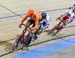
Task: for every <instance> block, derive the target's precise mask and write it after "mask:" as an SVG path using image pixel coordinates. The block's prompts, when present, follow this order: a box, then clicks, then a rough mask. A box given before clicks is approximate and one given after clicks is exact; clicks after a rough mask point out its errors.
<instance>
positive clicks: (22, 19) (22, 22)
mask: <svg viewBox="0 0 75 58" xmlns="http://www.w3.org/2000/svg"><path fill="white" fill-rule="evenodd" d="M27 18H28V15H26V16H25V17H24V18H23V19H22V20H21V22H20V24H23V22H24V21H25V20H26V19H27Z"/></svg>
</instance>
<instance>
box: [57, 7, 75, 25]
mask: <svg viewBox="0 0 75 58" xmlns="http://www.w3.org/2000/svg"><path fill="white" fill-rule="evenodd" d="M73 17H74V11H73V9H72V7H69V8H68V10H66V11H65V13H64V14H62V15H60V17H58V18H57V19H56V20H58V19H60V20H61V21H63V23H64V25H66V24H69V23H71V22H72V21H73Z"/></svg>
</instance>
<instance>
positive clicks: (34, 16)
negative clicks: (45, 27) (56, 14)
mask: <svg viewBox="0 0 75 58" xmlns="http://www.w3.org/2000/svg"><path fill="white" fill-rule="evenodd" d="M27 18H30V19H29V20H28V21H27V23H26V25H27V26H30V25H32V24H33V27H32V28H31V30H30V32H33V33H34V32H36V30H37V29H38V26H39V23H40V21H41V18H42V17H41V15H40V13H39V12H36V11H35V10H33V9H29V10H28V11H27V14H26V16H24V18H23V19H22V20H21V22H20V24H19V27H22V25H23V23H24V21H26V20H27Z"/></svg>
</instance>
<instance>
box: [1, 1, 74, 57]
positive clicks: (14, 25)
mask: <svg viewBox="0 0 75 58" xmlns="http://www.w3.org/2000/svg"><path fill="white" fill-rule="evenodd" d="M37 2H39V3H37ZM74 3H75V1H74V0H70V1H69V0H65V1H64V0H61V1H60V0H56V1H55V0H51V1H50V0H49V1H47V0H36V1H35V0H12V1H10V0H6V1H3V0H0V9H1V11H0V12H1V13H0V26H1V27H0V55H3V54H6V53H8V52H10V49H11V45H12V44H13V42H14V40H13V39H14V38H15V37H16V35H18V34H20V33H21V31H22V29H19V28H18V24H19V22H20V20H21V19H22V17H23V16H24V14H25V13H26V10H27V9H29V8H34V9H35V10H37V11H40V12H41V11H46V12H47V13H48V14H49V15H50V16H51V24H50V28H52V27H53V26H54V25H55V24H56V21H55V19H56V17H58V16H59V15H60V14H61V13H63V11H64V10H65V9H66V8H67V7H69V6H71V5H73V4H74ZM18 14H19V15H18ZM68 26H70V27H68ZM68 26H67V27H68V28H65V29H63V30H62V31H61V32H60V33H59V34H57V36H50V35H47V34H45V33H43V34H41V35H40V37H39V39H38V40H37V41H35V42H32V43H31V47H29V49H30V50H32V49H36V48H38V47H41V46H44V45H48V44H53V43H55V42H58V41H60V40H62V39H64V40H65V41H67V42H68V43H70V42H72V40H68V38H75V27H74V26H75V21H74V22H73V23H71V24H70V25H68ZM59 35H60V36H59ZM58 37H59V38H58ZM54 38H55V39H59V40H54ZM11 39H12V40H11ZM8 40H9V41H8ZM3 41H5V42H3ZM47 41H48V42H47ZM40 42H41V43H42V44H40ZM60 42H61V41H60ZM36 43H37V44H38V45H36ZM72 45H74V46H71V47H70V48H66V49H63V50H61V51H59V52H56V53H53V54H48V57H49V58H61V57H62V58H74V57H75V56H74V54H75V53H74V51H75V50H74V48H75V44H72ZM56 46H58V45H56ZM22 52H26V50H24V51H21V50H19V51H17V52H15V53H10V54H7V55H5V56H2V57H0V58H12V57H16V55H17V54H21V53H22ZM34 53H35V52H34ZM39 53H40V52H39ZM20 57H21V56H20ZM38 57H39V56H38ZM26 58H29V57H26ZM36 58H37V57H36Z"/></svg>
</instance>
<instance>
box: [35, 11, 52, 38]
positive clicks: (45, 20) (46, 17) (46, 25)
mask: <svg viewBox="0 0 75 58" xmlns="http://www.w3.org/2000/svg"><path fill="white" fill-rule="evenodd" d="M41 16H42V18H41V21H40V24H42V26H43V27H41V28H42V29H47V28H49V25H50V20H51V17H50V16H49V15H48V14H47V13H46V12H42V13H41ZM41 28H39V29H38V30H37V32H35V34H36V35H35V39H37V38H38V35H40V33H39V30H40V29H41ZM44 31H46V30H44Z"/></svg>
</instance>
